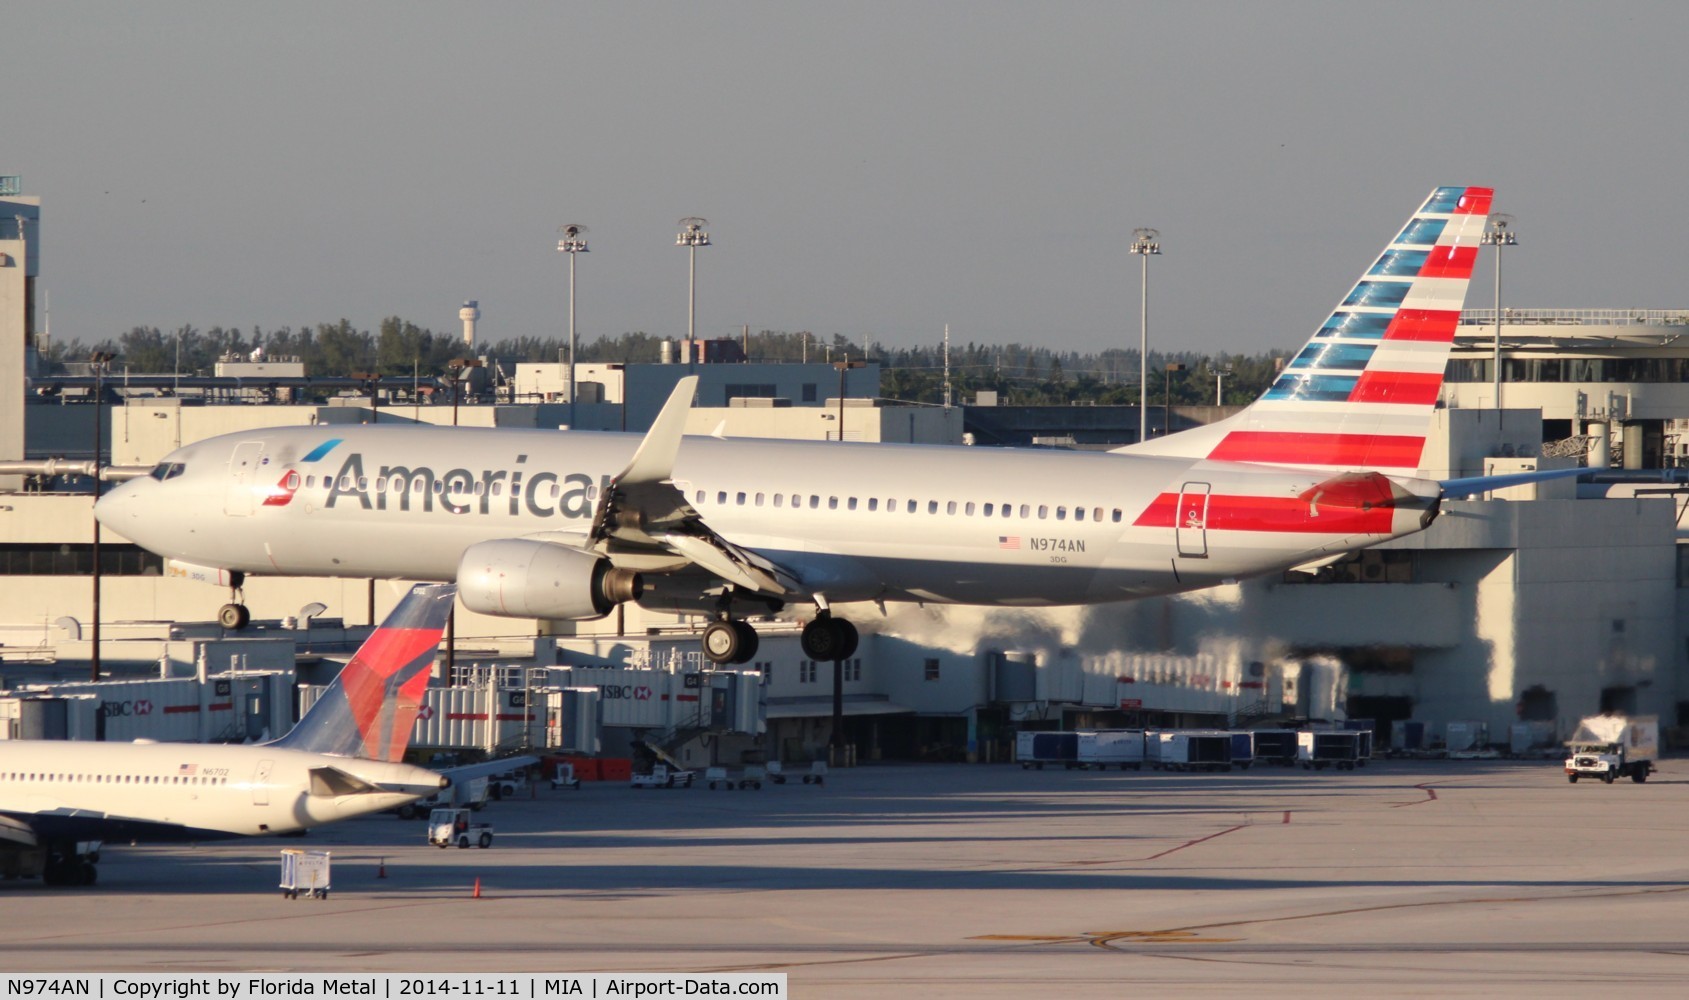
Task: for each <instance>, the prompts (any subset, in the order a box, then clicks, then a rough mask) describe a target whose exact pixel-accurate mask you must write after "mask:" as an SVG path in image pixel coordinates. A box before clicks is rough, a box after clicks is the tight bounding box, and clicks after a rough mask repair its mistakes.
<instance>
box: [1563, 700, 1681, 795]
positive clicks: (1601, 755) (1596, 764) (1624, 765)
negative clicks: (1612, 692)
mask: <svg viewBox="0 0 1689 1000" xmlns="http://www.w3.org/2000/svg"><path fill="white" fill-rule="evenodd" d="M1566 746H1567V747H1569V748H1570V751H1571V752H1570V753H1569V754H1568V755H1567V757H1566V780H1567V781H1570V782H1572V783H1573V784H1576V783H1577V780H1578V779H1579V778H1600V779H1601V780H1602V781H1605V782H1606V783H1607V784H1609V785H1610V784H1612V783H1613V782H1614V781H1615V780H1617V779H1619V778H1629V779H1630V780H1632V781H1634V782H1636V783H1637V784H1641V783H1642V782H1644V781H1647V780H1648V775H1650V774H1652V773H1653V772H1654V761H1655V759H1656V758H1658V757H1659V749H1660V724H1659V719H1658V718H1657V717H1655V716H1652V715H1649V716H1643V717H1640V718H1635V719H1629V718H1626V717H1624V716H1622V715H1592V716H1589V717H1588V718H1586V719H1584V720H1583V721H1581V722H1579V723H1578V728H1577V730H1576V732H1574V733H1573V734H1572V738H1571V739H1570V740H1567V741H1566Z"/></svg>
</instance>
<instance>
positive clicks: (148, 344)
mask: <svg viewBox="0 0 1689 1000" xmlns="http://www.w3.org/2000/svg"><path fill="white" fill-rule="evenodd" d="M664 339H665V338H663V337H658V336H655V335H652V334H648V333H644V332H632V333H623V334H619V335H617V336H613V337H611V336H599V337H598V338H596V339H594V340H590V341H585V342H583V343H582V344H581V347H580V360H581V361H582V362H595V361H596V362H621V363H625V364H638V363H655V362H657V361H659V360H660V359H661V352H662V348H661V344H662V341H663V340H664ZM739 339H740V341H741V345H742V346H743V348H744V350H745V354H746V357H747V358H748V359H749V360H751V361H767V362H796V361H804V360H807V361H810V362H817V361H820V362H833V361H844V360H847V359H849V360H863V359H867V360H871V361H877V362H879V364H880V366H881V380H880V391H881V395H882V397H883V398H886V399H890V400H899V401H904V402H915V403H940V402H943V397H944V381H945V364H944V348H943V345H942V344H930V345H923V346H916V347H886V346H885V345H881V344H873V345H866V346H865V345H864V344H863V343H862V342H860V341H856V340H852V339H850V338H847V337H845V336H843V335H842V334H834V335H832V336H831V337H823V336H819V335H816V334H813V333H810V332H808V331H796V332H791V331H784V330H762V331H759V332H757V333H749V334H746V335H745V336H743V337H742V338H739ZM256 350H262V351H263V354H264V356H265V357H267V358H270V359H276V358H282V357H296V358H298V359H300V360H301V361H302V362H304V366H305V371H306V373H307V374H310V375H319V376H347V375H353V374H358V373H376V374H380V375H382V376H384V377H388V378H394V377H399V376H403V377H406V378H409V377H411V376H412V375H413V374H414V375H419V376H421V377H423V378H435V377H438V376H440V375H442V374H443V373H444V372H445V371H446V370H447V367H448V365H449V364H450V363H451V361H452V360H453V359H455V358H458V357H461V356H463V355H464V354H465V353H466V351H465V347H464V344H463V341H462V339H461V338H460V337H459V336H458V335H457V334H456V333H455V332H451V333H440V332H436V331H434V330H431V329H428V328H426V327H421V326H418V325H417V324H415V323H412V322H410V321H408V320H405V319H403V318H401V317H398V316H389V317H388V318H386V319H384V320H382V321H381V324H380V326H379V327H378V328H377V329H376V330H373V331H371V330H360V329H358V328H357V327H355V326H354V325H353V324H352V323H351V321H349V320H345V319H342V320H340V321H339V322H338V323H317V324H314V325H312V324H304V325H301V326H299V327H292V326H283V327H279V328H276V329H272V330H264V329H262V328H260V327H257V326H254V327H252V328H251V329H250V330H243V329H242V328H240V327H222V326H213V327H210V328H209V329H203V330H202V329H200V328H198V327H194V326H183V327H181V328H179V329H177V330H174V331H169V332H166V331H164V330H161V329H159V328H158V327H155V326H137V327H134V328H133V329H131V330H130V331H129V332H127V333H125V334H123V335H122V336H120V337H118V338H117V339H116V340H106V341H102V342H101V343H98V344H95V345H93V346H92V347H85V346H83V345H82V344H81V343H79V342H77V341H70V342H68V343H65V342H58V343H53V344H51V345H50V346H49V348H48V349H47V351H46V352H45V360H46V361H47V362H48V367H49V371H52V370H60V371H62V370H63V366H64V365H65V364H66V363H71V362H76V361H80V360H83V359H85V358H86V357H87V356H88V354H89V352H90V351H104V352H106V353H109V354H113V355H115V356H116V360H115V361H114V362H113V370H114V371H128V372H132V373H147V374H157V373H172V372H179V373H181V374H183V375H191V374H211V372H212V370H213V367H214V365H215V364H216V363H217V362H218V361H219V360H221V359H224V358H228V357H239V358H241V359H243V360H244V359H247V358H250V357H251V356H252V355H253V352H254V351H256ZM567 350H568V349H567V341H566V340H564V339H562V338H558V337H517V338H513V339H506V340H502V341H498V342H496V343H492V344H489V345H483V346H480V347H478V348H477V349H476V352H477V353H479V354H483V355H485V356H488V357H491V358H494V359H496V360H497V361H499V362H501V363H503V364H504V366H505V367H506V370H507V371H509V370H511V368H510V366H511V365H512V364H514V363H515V362H519V361H563V360H566V359H567ZM1282 361H1283V359H1282V357H1275V356H1273V355H1270V354H1257V355H1245V354H1222V355H1218V356H1215V355H1206V354H1202V353H1199V352H1189V351H1186V352H1159V351H1151V352H1150V355H1149V386H1148V389H1149V393H1148V395H1149V402H1150V403H1151V404H1152V405H1160V404H1162V403H1163V402H1169V401H1170V402H1171V403H1172V404H1173V405H1175V406H1179V405H1195V404H1208V403H1213V402H1215V401H1216V397H1215V392H1216V388H1217V386H1216V382H1217V381H1218V382H1220V383H1222V384H1223V387H1224V394H1225V396H1224V402H1225V403H1227V404H1240V403H1247V402H1249V401H1250V400H1252V399H1254V398H1255V397H1257V396H1259V395H1260V394H1261V392H1262V391H1264V390H1265V389H1266V387H1267V386H1268V385H1270V384H1271V382H1272V379H1273V377H1274V375H1275V374H1276V373H1277V371H1278V368H1279V366H1280V365H1281V364H1282ZM1169 366H1183V367H1182V368H1181V369H1177V370H1174V371H1169V370H1168V369H1169ZM1217 372H1225V373H1226V374H1225V376H1224V377H1223V378H1222V379H1218V380H1217V379H1216V373H1217ZM949 375H950V386H951V390H952V393H953V399H954V401H956V402H958V403H963V402H971V401H972V400H973V399H974V397H975V395H976V394H978V393H980V392H995V393H997V397H998V401H999V402H1000V403H1002V404H1004V405H1013V406H1070V405H1098V406H1107V405H1135V404H1136V403H1137V402H1138V401H1139V392H1138V352H1137V351H1136V350H1130V349H1124V348H1120V349H1109V350H1105V351H1099V352H1082V351H1061V350H1055V349H1052V348H1048V347H1041V346H1036V345H1031V344H1020V343H1012V344H975V343H965V344H952V345H951V347H950V364H949Z"/></svg>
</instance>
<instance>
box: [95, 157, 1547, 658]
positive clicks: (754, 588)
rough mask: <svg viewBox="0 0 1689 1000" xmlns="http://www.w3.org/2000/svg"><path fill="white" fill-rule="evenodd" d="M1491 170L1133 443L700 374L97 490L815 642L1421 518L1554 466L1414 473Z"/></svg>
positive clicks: (247, 553) (313, 544) (128, 504)
mask: <svg viewBox="0 0 1689 1000" xmlns="http://www.w3.org/2000/svg"><path fill="white" fill-rule="evenodd" d="M1491 196H1492V192H1491V191H1490V189H1488V188H1476V187H1442V188H1437V189H1436V190H1434V191H1433V192H1432V193H1431V195H1430V197H1429V198H1427V199H1426V200H1425V201H1424V203H1423V204H1422V205H1421V206H1420V207H1419V209H1418V211H1416V212H1415V213H1414V214H1413V216H1412V217H1411V218H1410V219H1409V220H1408V222H1407V224H1406V225H1405V226H1403V227H1402V228H1401V229H1400V230H1399V231H1398V232H1397V233H1396V234H1395V235H1394V236H1393V237H1392V238H1391V239H1390V241H1389V243H1388V244H1387V245H1386V246H1385V248H1384V250H1383V252H1382V253H1381V254H1380V255H1379V256H1378V257H1377V258H1376V259H1375V260H1374V261H1373V262H1372V263H1371V265H1370V266H1369V267H1368V268H1367V269H1366V271H1365V272H1364V273H1363V275H1362V276H1361V278H1360V280H1359V281H1358V282H1357V283H1356V284H1355V286H1354V288H1353V289H1352V290H1351V291H1350V292H1349V294H1348V295H1346V296H1344V298H1343V301H1342V302H1341V303H1340V304H1339V305H1338V306H1337V308H1336V309H1335V311H1333V312H1332V314H1331V316H1330V317H1329V318H1328V319H1326V321H1325V322H1324V323H1322V324H1321V325H1320V326H1319V328H1318V329H1317V330H1316V331H1315V333H1314V335H1313V337H1312V339H1310V340H1309V341H1308V343H1307V346H1305V347H1304V348H1303V349H1302V350H1301V351H1300V352H1299V353H1298V354H1297V355H1296V356H1295V357H1294V358H1293V359H1291V361H1290V362H1289V364H1288V365H1287V366H1286V368H1285V370H1284V372H1283V373H1282V375H1281V376H1280V377H1279V378H1278V379H1277V381H1275V382H1274V383H1273V385H1272V386H1271V388H1269V389H1268V390H1267V391H1266V393H1265V394H1264V395H1262V397H1261V398H1260V399H1258V400H1257V401H1256V402H1255V403H1254V404H1252V405H1251V406H1249V407H1247V408H1246V409H1245V410H1243V411H1242V412H1241V413H1238V414H1237V415H1235V416H1233V417H1231V418H1229V419H1227V420H1224V421H1221V422H1219V423H1215V424H1212V425H1209V426H1206V427H1202V428H1197V429H1194V430H1190V431H1186V432H1184V433H1180V434H1174V435H1170V436H1168V437H1165V438H1160V439H1157V440H1153V441H1148V442H1143V443H1140V444H1136V445H1131V446H1128V447H1125V448H1120V449H1116V450H1115V451H1114V452H1111V453H1104V454H1098V453H1082V452H1068V451H1044V450H1013V449H997V448H957V447H935V446H914V445H909V446H905V445H883V444H839V443H828V444H822V443H818V442H787V441H769V440H722V439H717V438H714V437H683V436H682V429H683V426H684V423H685V418H686V411H687V408H688V407H689V406H690V404H691V400H692V396H693V393H694V391H695V385H696V381H697V380H696V378H695V377H688V378H683V379H681V381H680V383H679V384H678V385H677V387H676V389H675V391H674V394H673V395H672V396H671V397H670V398H669V400H668V403H667V404H666V405H665V407H664V408H663V410H662V411H661V413H660V414H659V415H658V417H657V419H656V421H655V423H653V424H652V426H651V429H650V430H649V431H648V432H647V433H646V434H645V435H644V436H643V438H641V437H640V436H638V435H632V434H614V433H596V432H577V431H542V430H488V429H471V428H463V429H459V428H444V427H419V426H401V425H395V426H380V425H375V426H355V427H346V426H336V427H289V428H279V429H274V430H265V431H251V432H247V431H243V432H240V433H236V434H229V435H224V436H221V437H216V438H211V439H208V440H205V441H201V442H198V443H195V444H191V445H188V446H186V447H183V448H181V449H179V450H177V451H175V452H173V453H171V454H170V455H168V456H167V457H166V458H165V459H164V460H163V461H162V462H160V463H159V464H158V465H157V467H155V468H154V469H153V470H152V472H151V474H150V475H149V476H147V477H143V478H139V479H135V480H132V481H130V482H128V483H125V484H124V485H122V486H119V487H118V488H116V489H115V490H113V491H112V492H111V493H109V494H107V495H106V496H105V497H104V498H103V499H101V500H100V501H99V503H98V504H97V506H96V508H95V512H96V514H97V516H98V517H99V519H100V521H101V523H103V524H104V525H106V526H107V527H110V528H112V529H113V530H115V531H117V532H119V533H120V534H122V535H124V536H125V537H128V538H130V539H132V540H134V541H135V542H137V543H138V544H140V545H142V546H144V547H146V548H148V549H150V550H152V551H154V552H156V553H159V554H160V555H163V556H165V557H167V559H168V560H169V561H168V563H167V572H171V573H175V574H178V575H184V576H191V577H195V578H199V579H203V580H207V581H212V582H219V583H221V584H223V585H225V586H229V587H232V588H234V591H235V598H236V603H232V604H229V605H226V606H225V607H224V608H223V612H222V615H221V618H222V621H223V622H224V624H225V625H227V626H230V627H240V626H241V625H243V624H245V622H246V620H247V613H246V609H245V608H244V607H243V606H242V605H241V604H239V603H238V602H239V593H240V592H239V588H240V586H241V584H242V582H243V580H244V578H245V577H246V575H248V574H280V575H289V576H318V575H324V576H341V577H383V578H396V579H419V580H453V581H456V582H457V584H458V593H459V597H460V599H461V600H462V601H463V603H464V606H465V607H468V608H470V609H471V610H474V611H477V612H481V613H484V614H492V615H507V616H512V617H520V618H546V619H563V620H584V619H592V618H597V617H600V616H603V615H605V614H607V613H608V612H610V611H611V610H612V609H613V608H615V607H616V605H618V604H621V603H623V602H628V601H633V602H637V603H639V604H640V605H643V606H647V607H653V608H661V609H665V610H672V611H677V612H681V613H689V614H696V615H701V616H706V617H708V618H709V619H711V620H710V622H709V624H708V625H707V626H706V627H705V629H704V631H703V634H702V640H703V646H704V651H705V653H706V655H707V656H708V657H709V658H710V659H711V660H713V661H715V662H717V663H742V662H746V661H748V660H750V659H751V658H752V657H753V656H754V655H755V652H756V647H757V636H756V632H755V631H754V630H753V628H752V627H751V626H750V625H749V624H748V623H747V622H746V621H745V618H746V617H747V616H756V615H759V614H767V613H771V612H773V611H777V610H780V609H782V608H783V607H785V606H787V605H793V604H796V605H801V606H805V607H809V606H813V607H814V609H815V611H814V613H813V615H811V616H809V621H808V622H807V624H806V625H805V627H804V630H803V649H804V652H805V654H806V655H808V656H810V657H811V658H814V659H818V660H833V659H843V658H845V657H848V656H850V655H851V653H852V652H853V651H854V649H855V647H856V643H857V632H856V629H855V627H854V626H853V625H852V624H851V623H850V622H849V620H848V619H846V618H845V617H844V616H843V615H842V614H840V613H838V608H839V606H840V605H845V604H860V603H863V602H873V603H877V604H879V605H880V606H881V610H882V611H883V603H884V602H886V601H917V602H935V603H959V604H980V605H997V606H1015V607H1031V606H1041V605H1063V604H1095V603H1103V602H1109V601H1125V600H1130V599H1133V598H1138V597H1145V596H1148V595H1155V594H1170V593H1175V592H1179V591H1187V590H1193V589H1197V588H1201V587H1208V586H1213V585H1215V584H1219V583H1222V582H1227V581H1232V580H1236V579H1241V578H1243V577H1248V576H1253V575H1257V574H1261V573H1267V572H1272V571H1277V570H1283V569H1285V568H1287V567H1293V566H1298V565H1303V564H1306V563H1310V562H1317V561H1320V560H1325V559H1330V558H1333V557H1336V556H1339V555H1341V554H1342V553H1345V552H1348V551H1351V550H1354V549H1358V548H1362V547H1364V546H1367V545H1372V544H1375V543H1377V542H1381V541H1384V540H1386V539H1390V538H1396V537H1399V536H1401V535H1406V534H1410V533H1412V532H1416V531H1420V530H1422V529H1423V528H1425V527H1426V526H1427V525H1429V524H1430V523H1431V520H1432V519H1433V518H1434V517H1436V515H1437V512H1438V505H1439V503H1440V502H1441V500H1442V499H1443V498H1444V497H1446V496H1461V495H1466V494H1468V493H1472V492H1476V491H1478V490H1483V489H1490V488H1497V487H1499V486H1502V485H1506V484H1509V483H1514V482H1522V481H1528V480H1529V479H1531V478H1543V477H1542V475H1541V474H1530V473H1527V474H1523V476H1518V477H1490V478H1480V479H1474V480H1460V481H1454V482H1447V483H1439V482H1433V481H1428V480H1424V479H1420V478H1416V476H1415V475H1414V473H1415V472H1416V470H1417V469H1418V466H1419V460H1420V452H1421V450H1422V448H1423V446H1424V444H1425V436H1426V433H1427V430H1428V426H1429V422H1430V418H1431V414H1432V410H1433V408H1434V407H1435V405H1436V402H1437V396H1438V391H1439V389H1440V387H1441V385H1442V379H1443V371H1444V368H1445V367H1446V365H1447V361H1448V353H1449V348H1450V346H1451V344H1452V343H1453V339H1454V331H1455V323H1456V321H1457V320H1458V318H1459V315H1460V308H1461V304H1462V302H1463V300H1464V298H1465V295H1466V287H1467V284H1468V283H1469V281H1470V278H1471V275H1472V266H1473V263H1474V260H1475V258H1476V256H1477V252H1478V245H1479V238H1480V236H1481V235H1482V232H1483V228H1484V224H1485V219H1486V216H1487V214H1488V213H1489V210H1490V201H1491Z"/></svg>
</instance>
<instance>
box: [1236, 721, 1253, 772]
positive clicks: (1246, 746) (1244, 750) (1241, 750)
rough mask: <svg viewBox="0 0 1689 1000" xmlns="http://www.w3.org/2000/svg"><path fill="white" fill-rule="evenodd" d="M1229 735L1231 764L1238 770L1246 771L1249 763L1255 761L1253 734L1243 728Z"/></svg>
mask: <svg viewBox="0 0 1689 1000" xmlns="http://www.w3.org/2000/svg"><path fill="white" fill-rule="evenodd" d="M1231 735H1232V766H1233V767H1235V768H1237V769H1238V770H1240V771H1247V770H1249V765H1251V764H1253V763H1255V734H1254V733H1252V732H1250V731H1249V730H1247V729H1243V730H1238V731H1236V732H1233V733H1232V734H1231Z"/></svg>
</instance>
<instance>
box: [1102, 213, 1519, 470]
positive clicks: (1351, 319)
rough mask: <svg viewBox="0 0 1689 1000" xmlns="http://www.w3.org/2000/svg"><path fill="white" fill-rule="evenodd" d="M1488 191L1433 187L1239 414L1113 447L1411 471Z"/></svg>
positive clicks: (1440, 376) (1474, 256) (1434, 401)
mask: <svg viewBox="0 0 1689 1000" xmlns="http://www.w3.org/2000/svg"><path fill="white" fill-rule="evenodd" d="M1493 194H1494V192H1493V191H1492V190H1491V189H1490V188H1480V187H1440V188H1437V189H1436V190H1435V191H1432V192H1431V196H1430V197H1429V198H1427V199H1426V200H1425V203H1424V204H1423V205H1421V206H1420V208H1419V211H1417V212H1415V213H1414V214H1413V217H1412V218H1411V219H1409V220H1408V223H1407V225H1406V226H1404V227H1403V228H1402V230H1401V232H1399V233H1397V234H1396V236H1395V238H1394V239H1392V240H1391V241H1390V243H1389V244H1388V245H1387V246H1386V247H1385V248H1384V252H1383V254H1382V255H1380V256H1379V258H1378V259H1377V261H1375V262H1374V263H1373V265H1372V266H1371V267H1370V268H1368V269H1367V271H1366V273H1365V274H1363V275H1362V276H1361V278H1360V280H1359V281H1357V282H1356V283H1355V287H1354V288H1353V289H1352V290H1351V291H1350V292H1349V294H1348V295H1346V296H1344V298H1343V301H1342V302H1341V303H1340V304H1339V305H1338V306H1337V308H1336V309H1335V310H1334V311H1333V312H1332V314H1331V317H1330V318H1329V319H1327V320H1326V321H1325V323H1324V324H1323V325H1322V326H1321V327H1320V328H1319V330H1317V331H1316V332H1315V333H1314V336H1313V338H1312V339H1311V340H1309V341H1308V344H1307V346H1306V347H1304V348H1302V350H1301V351H1300V352H1299V353H1298V354H1297V355H1296V356H1295V357H1294V358H1292V359H1291V361H1290V363H1289V364H1288V365H1287V366H1286V367H1285V369H1284V371H1283V372H1282V373H1281V374H1280V375H1279V377H1278V379H1277V380H1276V381H1275V382H1274V383H1273V385H1272V387H1271V388H1269V389H1268V390H1267V391H1266V393H1264V394H1263V395H1262V396H1261V398H1260V399H1257V400H1256V401H1255V402H1254V403H1253V404H1251V405H1250V406H1249V407H1247V408H1246V409H1245V410H1244V411H1243V412H1242V413H1239V414H1237V415H1236V416H1233V417H1230V418H1228V419H1226V420H1223V421H1220V422H1218V423H1215V424H1210V425H1209V426H1207V427H1200V428H1197V429H1195V430H1191V431H1186V432H1183V433H1180V434H1173V435H1170V436H1168V437H1165V438H1159V439H1156V440H1154V441H1148V442H1144V443H1141V444H1136V445H1130V446H1128V447H1125V448H1119V449H1116V450H1117V451H1121V452H1130V453H1132V454H1144V455H1170V456H1179V457H1185V458H1207V459H1212V460H1215V461H1224V462H1255V463H1263V464H1269V465H1293V466H1302V467H1308V468H1323V469H1332V470H1337V471H1347V470H1355V469H1370V470H1380V471H1385V472H1394V473H1398V474H1402V473H1407V474H1411V473H1413V472H1414V471H1415V470H1417V469H1418V468H1419V460H1420V452H1421V451H1423V450H1424V447H1425V435H1426V433H1427V431H1428V430H1429V427H1430V421H1431V414H1432V411H1433V410H1434V409H1435V407H1436V404H1437V397H1438V394H1439V393H1440V391H1441V389H1442V385H1443V372H1444V370H1445V369H1446V368H1447V367H1448V357H1449V350H1450V348H1451V347H1452V346H1453V345H1454V331H1455V325H1456V324H1457V323H1458V322H1459V320H1460V309H1461V305H1462V303H1463V302H1464V301H1465V299H1466V286H1467V285H1468V284H1470V283H1471V278H1472V265H1473V264H1474V262H1475V261H1476V260H1477V256H1478V245H1479V241H1480V239H1481V237H1482V236H1483V232H1484V224H1485V220H1486V218H1487V216H1488V215H1489V211H1490V201H1491V199H1492V197H1493Z"/></svg>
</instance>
